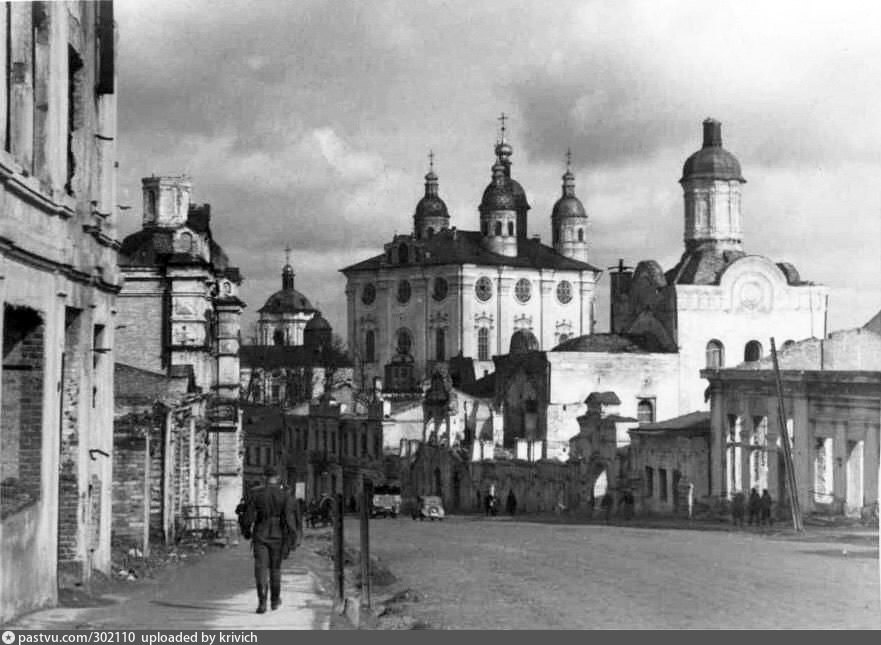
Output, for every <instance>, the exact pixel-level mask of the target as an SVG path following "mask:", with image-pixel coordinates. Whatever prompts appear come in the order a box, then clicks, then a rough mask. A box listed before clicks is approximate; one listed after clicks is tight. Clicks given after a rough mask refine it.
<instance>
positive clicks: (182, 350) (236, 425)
mask: <svg viewBox="0 0 881 645" xmlns="http://www.w3.org/2000/svg"><path fill="white" fill-rule="evenodd" d="M142 183H143V195H144V211H143V227H142V229H141V230H140V231H138V232H136V233H133V234H132V235H129V236H128V237H126V238H125V240H124V241H123V243H122V248H121V250H120V261H119V263H120V268H121V271H122V274H123V277H124V283H123V288H122V291H121V292H120V295H119V303H118V307H119V315H118V329H117V340H118V351H117V354H116V360H117V362H118V363H120V364H123V365H126V366H128V367H130V368H136V369H139V370H142V371H144V372H148V373H152V374H154V375H164V376H166V377H170V378H181V377H185V378H186V379H189V381H191V383H192V390H193V393H198V394H199V395H200V397H198V398H199V399H200V402H199V403H198V405H196V404H195V402H194V406H187V409H186V410H184V411H181V412H180V414H179V417H181V418H179V419H178V421H177V426H176V427H180V428H183V429H184V431H183V432H172V434H171V435H169V437H167V438H164V437H163V436H161V435H160V436H159V438H158V440H159V445H162V446H165V448H164V449H165V450H166V451H172V452H167V454H166V457H165V461H164V463H165V464H166V466H165V467H167V468H172V469H174V468H177V471H175V472H173V473H171V474H170V475H168V476H169V477H171V480H170V481H176V482H178V485H179V486H180V485H181V484H180V482H181V481H183V482H187V481H188V480H187V476H188V475H186V474H185V473H181V472H180V468H179V465H180V463H181V462H180V460H176V459H173V458H172V457H173V454H181V455H191V456H192V455H194V454H195V455H197V457H198V458H199V459H201V460H202V461H204V464H205V465H204V471H200V472H203V475H202V476H203V477H204V479H205V482H203V484H198V485H197V484H195V483H194V484H193V485H192V486H190V485H189V484H184V485H182V490H184V491H186V493H187V497H186V499H185V501H184V502H182V505H183V506H189V507H193V506H199V507H202V509H203V511H201V512H204V509H206V508H207V509H209V510H210V512H211V513H214V514H219V513H223V514H224V515H225V516H226V517H228V518H232V517H235V516H234V511H235V507H236V505H237V504H238V502H239V499H240V497H241V492H242V458H241V453H242V433H241V414H240V412H239V409H238V399H239V329H240V318H241V314H242V309H243V307H244V306H245V305H244V303H243V302H242V301H241V300H240V299H239V297H238V290H239V286H240V285H241V283H242V276H241V274H240V272H239V269H238V268H237V267H235V266H233V265H232V264H231V263H230V261H229V258H228V257H227V255H226V253H225V252H224V251H223V249H222V248H221V247H220V245H219V244H218V243H217V241H216V240H215V239H214V236H213V234H212V231H211V207H210V206H209V205H208V204H202V205H195V204H191V203H190V192H191V188H192V186H191V183H190V180H189V179H188V178H187V177H181V176H161V177H155V176H154V177H147V178H145V179H143V182H142ZM120 394H121V395H123V396H124V395H125V394H126V393H124V392H121V393H120ZM172 407H174V406H172ZM117 413H118V417H117V420H118V422H119V423H120V424H123V425H125V424H128V423H129V421H130V419H129V420H127V415H129V414H131V413H132V410H128V409H126V407H125V406H118V410H117ZM188 415H189V416H190V417H192V418H191V419H190V418H188ZM167 430H168V432H171V427H170V426H169V427H168V428H167ZM184 448H185V449H184ZM193 458H195V457H193ZM188 459H189V458H188ZM193 467H194V468H195V466H193ZM188 468H189V467H188ZM200 468H201V466H200ZM191 472H192V471H191ZM181 477H183V479H182V480H181V479H180V478H181ZM175 503H177V502H175Z"/></svg>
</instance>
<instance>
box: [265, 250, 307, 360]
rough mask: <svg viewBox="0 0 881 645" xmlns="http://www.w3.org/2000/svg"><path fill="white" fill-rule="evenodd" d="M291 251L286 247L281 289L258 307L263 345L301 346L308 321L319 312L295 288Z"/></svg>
mask: <svg viewBox="0 0 881 645" xmlns="http://www.w3.org/2000/svg"><path fill="white" fill-rule="evenodd" d="M290 253H291V250H290V249H289V248H288V249H285V255H286V257H285V265H284V267H283V268H282V270H281V291H276V292H275V293H273V294H272V295H271V296H269V298H267V299H266V304H264V305H263V306H262V307H261V308H260V309H259V310H258V312H257V313H258V315H259V317H258V319H257V334H258V337H259V340H258V343H259V344H260V345H302V344H303V341H304V338H303V336H304V331H305V327H306V323H308V322H309V320H310V319H311V318H312V317H313V316H314V315H315V314H316V313H318V311H317V310H316V309H315V308H314V307H313V306H312V303H310V302H309V299H308V298H306V296H304V295H303V294H302V293H300V292H299V291H297V290H296V289H294V267H292V266H291V259H290Z"/></svg>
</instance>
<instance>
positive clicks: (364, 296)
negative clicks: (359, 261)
mask: <svg viewBox="0 0 881 645" xmlns="http://www.w3.org/2000/svg"><path fill="white" fill-rule="evenodd" d="M374 300H376V287H375V286H373V283H372V282H370V283H368V284H366V285H364V289H363V290H362V291H361V302H363V303H364V304H365V305H372V304H373V301H374Z"/></svg>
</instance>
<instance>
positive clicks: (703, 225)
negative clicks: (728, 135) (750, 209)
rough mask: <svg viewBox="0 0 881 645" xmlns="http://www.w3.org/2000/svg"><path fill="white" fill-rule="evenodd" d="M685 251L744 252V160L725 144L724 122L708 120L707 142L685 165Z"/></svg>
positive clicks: (706, 123)
mask: <svg viewBox="0 0 881 645" xmlns="http://www.w3.org/2000/svg"><path fill="white" fill-rule="evenodd" d="M679 183H680V184H682V189H683V191H684V193H685V250H686V251H695V250H698V249H701V250H713V251H742V242H743V228H742V220H741V214H740V186H741V184H745V183H746V179H744V178H743V175H742V174H741V172H740V162H739V161H738V160H737V157H735V156H734V155H733V154H731V153H730V152H728V151H727V150H725V148H723V147H722V124H721V123H719V121H716V120H715V119H706V120H705V121H704V143H703V147H701V149H700V150H698V151H697V152H695V153H694V154H693V155H691V156H690V157H689V158H688V159H687V160H686V161H685V165H684V166H683V167H682V179H680V180H679Z"/></svg>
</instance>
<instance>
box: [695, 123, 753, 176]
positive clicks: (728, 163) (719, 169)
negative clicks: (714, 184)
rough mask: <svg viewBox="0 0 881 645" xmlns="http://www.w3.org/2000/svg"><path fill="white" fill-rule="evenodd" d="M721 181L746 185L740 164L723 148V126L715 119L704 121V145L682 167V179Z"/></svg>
mask: <svg viewBox="0 0 881 645" xmlns="http://www.w3.org/2000/svg"><path fill="white" fill-rule="evenodd" d="M689 179H721V180H736V181H739V182H741V183H745V182H746V179H744V178H743V174H742V173H741V171H740V162H739V161H738V160H737V157H735V156H734V155H733V154H731V153H730V152H728V151H727V150H726V149H725V148H723V147H722V124H721V123H719V122H718V121H716V120H715V119H707V120H705V121H704V143H703V146H702V147H701V149H700V150H698V151H697V152H695V153H694V154H693V155H691V156H690V157H689V158H688V159H686V161H685V165H683V166H682V179H680V180H679V181H687V180H689Z"/></svg>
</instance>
